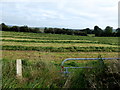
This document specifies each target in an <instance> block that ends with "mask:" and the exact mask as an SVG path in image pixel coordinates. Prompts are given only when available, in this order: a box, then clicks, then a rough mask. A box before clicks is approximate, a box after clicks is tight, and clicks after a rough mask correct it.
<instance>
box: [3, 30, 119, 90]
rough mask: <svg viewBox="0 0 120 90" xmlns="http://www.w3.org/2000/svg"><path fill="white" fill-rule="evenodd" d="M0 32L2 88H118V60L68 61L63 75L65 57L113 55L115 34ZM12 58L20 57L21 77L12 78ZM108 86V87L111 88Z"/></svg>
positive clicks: (13, 74) (13, 64)
mask: <svg viewBox="0 0 120 90" xmlns="http://www.w3.org/2000/svg"><path fill="white" fill-rule="evenodd" d="M1 32H2V38H1V40H2V54H3V55H2V63H3V82H2V83H3V85H2V87H3V88H97V89H98V88H115V87H120V85H119V83H120V80H119V78H120V73H119V66H120V65H119V61H118V60H112V61H111V60H108V61H102V59H100V60H101V61H102V66H101V64H100V60H97V61H77V62H75V61H70V62H67V63H65V65H66V66H70V67H74V66H92V67H94V68H93V69H76V70H75V69H73V70H69V71H70V72H74V73H71V74H70V75H69V77H68V76H64V74H63V73H61V62H62V61H63V60H64V59H66V58H97V57H98V56H101V57H102V58H116V57H118V52H119V49H120V47H119V46H118V45H119V43H118V38H117V37H109V38H108V37H94V36H74V35H58V34H45V33H27V32H8V31H7V32H6V31H1ZM16 59H22V64H23V78H22V79H21V80H19V79H18V78H17V77H16V61H15V60H16ZM111 86H112V87H111Z"/></svg>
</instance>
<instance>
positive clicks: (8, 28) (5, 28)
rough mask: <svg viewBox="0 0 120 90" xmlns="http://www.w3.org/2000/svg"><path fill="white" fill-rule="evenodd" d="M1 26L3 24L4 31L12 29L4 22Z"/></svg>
mask: <svg viewBox="0 0 120 90" xmlns="http://www.w3.org/2000/svg"><path fill="white" fill-rule="evenodd" d="M1 26H2V31H10V27H8V26H7V25H5V24H4V23H2V24H1Z"/></svg>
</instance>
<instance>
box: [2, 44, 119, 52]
mask: <svg viewBox="0 0 120 90" xmlns="http://www.w3.org/2000/svg"><path fill="white" fill-rule="evenodd" d="M2 50H27V51H31V50H33V51H43V52H91V51H96V52H97V51H100V52H119V50H120V48H119V47H92V46H90V47H75V46H73V47H34V46H32V47H31V46H10V45H4V46H2Z"/></svg>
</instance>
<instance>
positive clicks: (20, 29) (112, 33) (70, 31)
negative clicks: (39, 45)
mask: <svg viewBox="0 0 120 90" xmlns="http://www.w3.org/2000/svg"><path fill="white" fill-rule="evenodd" d="M1 27H2V31H15V32H32V33H42V31H41V30H40V28H31V27H28V26H8V25H5V24H4V23H1ZM43 32H44V33H51V34H66V35H79V36H87V34H95V36H98V37H103V36H104V37H120V28H117V29H116V30H115V31H113V28H112V27H110V26H107V27H106V28H105V29H104V30H102V29H101V28H99V27H98V26H95V27H94V29H93V30H91V29H89V28H86V29H82V30H73V29H65V28H47V27H45V28H44V30H43Z"/></svg>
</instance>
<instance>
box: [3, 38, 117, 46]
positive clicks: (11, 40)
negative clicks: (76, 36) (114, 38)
mask: <svg viewBox="0 0 120 90" xmlns="http://www.w3.org/2000/svg"><path fill="white" fill-rule="evenodd" d="M2 41H5V42H29V43H32V42H34V43H92V44H108V45H118V44H117V43H114V44H112V43H101V42H97V41H84V40H83V41H79V40H78V41H62V40H61V41H56V40H42V41H38V40H13V39H9V40H8V39H2Z"/></svg>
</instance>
